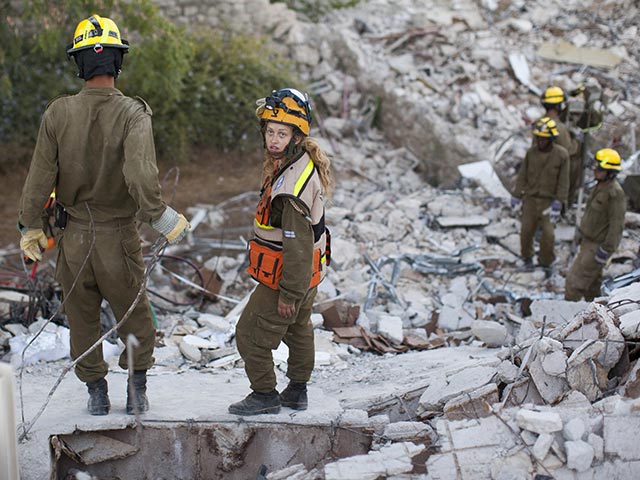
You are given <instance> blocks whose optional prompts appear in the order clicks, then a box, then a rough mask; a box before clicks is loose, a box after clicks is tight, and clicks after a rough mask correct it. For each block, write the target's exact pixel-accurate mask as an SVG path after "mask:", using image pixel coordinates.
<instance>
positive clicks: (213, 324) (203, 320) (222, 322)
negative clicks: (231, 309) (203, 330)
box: [196, 313, 231, 333]
mask: <svg viewBox="0 0 640 480" xmlns="http://www.w3.org/2000/svg"><path fill="white" fill-rule="evenodd" d="M196 321H197V322H198V323H199V324H200V325H201V326H203V327H207V328H208V329H210V330H211V331H213V332H220V333H226V332H227V331H229V329H230V328H231V325H230V324H229V321H228V320H227V319H226V318H224V317H221V316H219V315H212V314H210V313H203V314H201V315H200V316H198V318H197V319H196Z"/></svg>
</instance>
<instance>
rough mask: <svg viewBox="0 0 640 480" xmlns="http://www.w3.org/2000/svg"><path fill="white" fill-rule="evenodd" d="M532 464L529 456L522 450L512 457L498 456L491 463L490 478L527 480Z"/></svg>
mask: <svg viewBox="0 0 640 480" xmlns="http://www.w3.org/2000/svg"><path fill="white" fill-rule="evenodd" d="M532 472H533V464H532V462H531V457H530V456H529V454H528V453H527V452H525V451H523V450H520V451H517V452H515V453H513V454H512V455H507V456H498V457H497V458H494V459H493V461H492V462H491V478H495V479H500V480H529V479H530V478H531V473H532Z"/></svg>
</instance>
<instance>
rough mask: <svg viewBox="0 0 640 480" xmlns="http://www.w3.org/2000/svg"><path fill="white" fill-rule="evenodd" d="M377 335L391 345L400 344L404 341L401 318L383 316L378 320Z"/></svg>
mask: <svg viewBox="0 0 640 480" xmlns="http://www.w3.org/2000/svg"><path fill="white" fill-rule="evenodd" d="M378 333H379V334H380V335H382V336H383V337H384V338H386V339H387V340H389V341H390V342H391V343H393V344H400V343H402V340H403V339H404V335H403V331H402V318H400V317H395V316H391V315H384V316H380V317H379V318H378Z"/></svg>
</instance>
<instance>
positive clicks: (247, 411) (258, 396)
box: [229, 390, 280, 415]
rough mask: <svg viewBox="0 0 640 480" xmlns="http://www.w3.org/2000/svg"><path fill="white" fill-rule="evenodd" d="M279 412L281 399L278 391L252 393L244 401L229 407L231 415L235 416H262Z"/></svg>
mask: <svg viewBox="0 0 640 480" xmlns="http://www.w3.org/2000/svg"><path fill="white" fill-rule="evenodd" d="M279 411H280V397H279V396H278V392H277V391H276V390H272V391H270V392H269V393H259V392H251V393H250V394H249V395H247V396H246V397H245V399H244V400H241V401H239V402H236V403H232V404H231V405H229V413H233V414H234V415H261V414H263V413H278V412H279Z"/></svg>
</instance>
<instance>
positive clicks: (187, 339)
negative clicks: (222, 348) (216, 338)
mask: <svg viewBox="0 0 640 480" xmlns="http://www.w3.org/2000/svg"><path fill="white" fill-rule="evenodd" d="M180 343H188V344H189V345H192V346H194V347H197V348H207V349H212V350H214V349H216V348H218V347H219V345H218V343H217V342H212V341H211V340H206V339H204V338H201V337H199V336H197V335H185V336H184V337H183V338H182V341H181V342H180Z"/></svg>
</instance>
